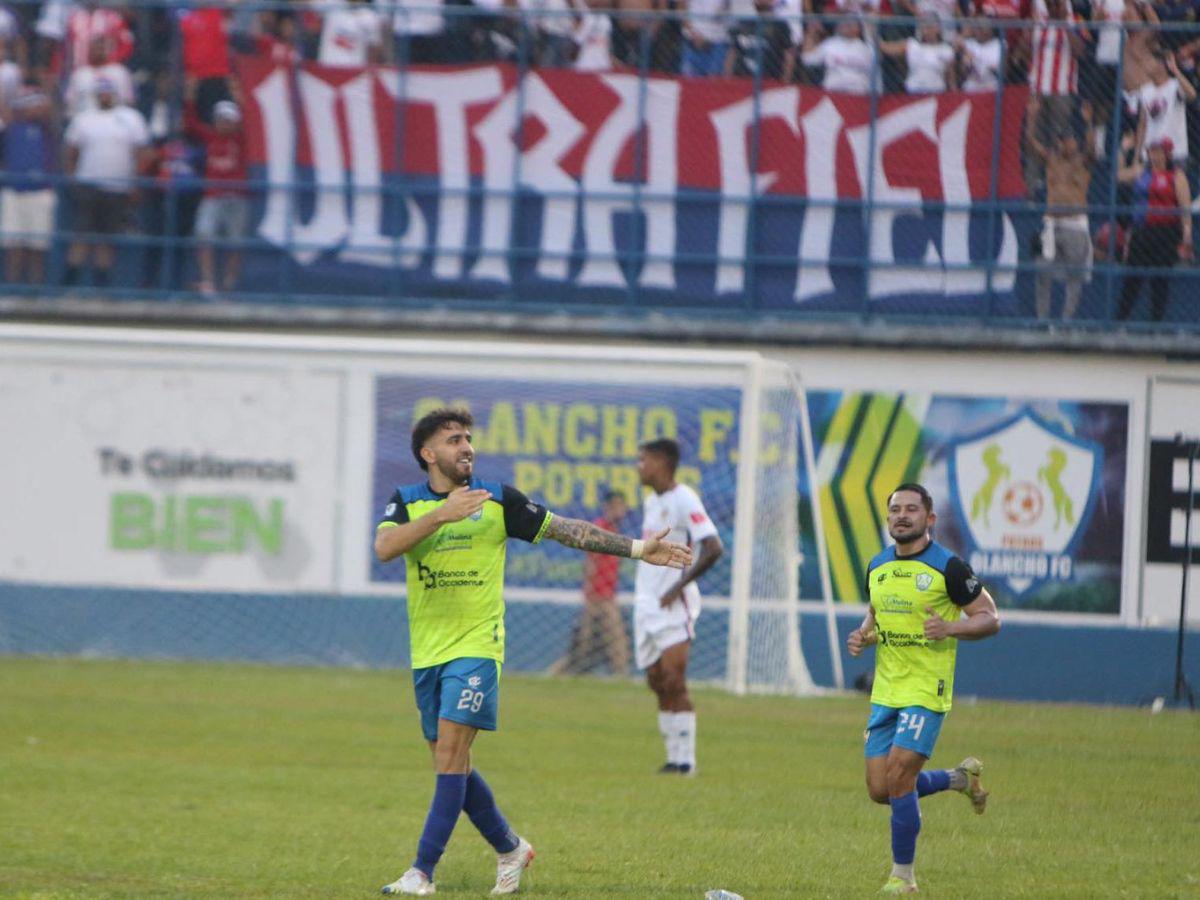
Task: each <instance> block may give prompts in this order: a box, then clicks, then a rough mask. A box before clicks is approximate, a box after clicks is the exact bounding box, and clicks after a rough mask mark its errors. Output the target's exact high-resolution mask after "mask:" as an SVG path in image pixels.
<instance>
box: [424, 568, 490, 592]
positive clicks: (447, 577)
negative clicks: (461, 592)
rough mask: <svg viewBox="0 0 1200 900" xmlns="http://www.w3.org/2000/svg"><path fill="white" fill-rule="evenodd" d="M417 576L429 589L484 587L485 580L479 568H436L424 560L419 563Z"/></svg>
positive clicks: (426, 588)
mask: <svg viewBox="0 0 1200 900" xmlns="http://www.w3.org/2000/svg"><path fill="white" fill-rule="evenodd" d="M417 577H418V578H419V579H420V580H421V586H422V587H424V588H425V590H427V591H433V590H437V589H438V588H457V587H483V585H484V580H483V578H481V577H480V574H479V570H478V569H434V568H431V567H429V566H427V565H425V563H423V562H418V563H417Z"/></svg>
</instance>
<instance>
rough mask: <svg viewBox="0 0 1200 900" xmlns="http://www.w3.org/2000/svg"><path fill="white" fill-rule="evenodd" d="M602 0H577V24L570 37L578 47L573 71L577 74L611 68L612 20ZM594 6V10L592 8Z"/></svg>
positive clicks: (604, 70) (603, 70)
mask: <svg viewBox="0 0 1200 900" xmlns="http://www.w3.org/2000/svg"><path fill="white" fill-rule="evenodd" d="M602 2H603V0H592V2H591V3H588V2H586V0H578V4H577V5H578V8H579V12H580V15H579V24H578V25H576V26H575V33H574V34H573V35H572V37H574V39H575V43H576V44H577V45H578V46H579V52H578V53H577V54H576V56H575V69H576V70H577V71H579V72H607V71H608V70H609V69H611V68H612V66H613V62H612V18H611V17H610V16H609V15H608V13H607V11H606V8H605V7H604V6H602V5H600V4H601V3H602ZM593 4H595V7H596V8H592V7H593Z"/></svg>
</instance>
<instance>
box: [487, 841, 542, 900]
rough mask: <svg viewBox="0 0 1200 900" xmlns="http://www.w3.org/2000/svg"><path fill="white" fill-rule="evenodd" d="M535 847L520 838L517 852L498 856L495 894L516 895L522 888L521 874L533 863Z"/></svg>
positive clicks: (512, 851)
mask: <svg viewBox="0 0 1200 900" xmlns="http://www.w3.org/2000/svg"><path fill="white" fill-rule="evenodd" d="M533 856H534V853H533V845H532V844H530V843H529V841H527V840H525V838H519V839H518V843H517V846H516V849H515V850H510V851H508V853H498V854H496V886H495V887H494V888H492V893H493V894H515V893H516V892H517V888H519V887H520V886H521V874H522V873H523V872H524V871H525V870H526V869H528V868H529V866H530V864H531V863H532V862H533Z"/></svg>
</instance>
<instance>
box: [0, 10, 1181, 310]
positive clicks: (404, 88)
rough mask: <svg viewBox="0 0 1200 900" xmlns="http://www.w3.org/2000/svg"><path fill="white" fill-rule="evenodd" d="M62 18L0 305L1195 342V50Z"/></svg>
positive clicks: (628, 20)
mask: <svg viewBox="0 0 1200 900" xmlns="http://www.w3.org/2000/svg"><path fill="white" fill-rule="evenodd" d="M48 8H50V4H47V5H44V6H37V5H33V6H21V5H18V6H16V7H14V10H15V11H16V13H15V15H14V16H13V17H12V18H13V22H12V25H11V26H10V31H11V33H12V35H13V36H12V37H11V38H10V40H9V44H8V45H9V56H10V59H16V60H17V61H18V64H19V65H20V67H21V71H20V75H19V77H18V76H17V75H15V74H12V72H11V71H10V74H9V75H8V76H7V78H8V80H7V81H4V79H5V77H6V76H5V75H4V73H3V72H0V82H3V86H0V100H2V104H3V106H2V112H0V117H2V118H3V119H4V121H5V123H6V129H5V145H4V151H3V153H4V156H3V172H2V175H0V178H2V179H3V190H2V192H0V244H2V245H3V248H4V253H5V257H6V260H5V272H4V274H5V288H4V290H5V292H6V293H7V294H9V295H16V296H23V295H29V296H38V297H40V296H46V295H58V294H71V295H83V296H92V295H97V296H102V297H106V298H111V299H113V300H118V301H119V300H128V299H142V300H146V299H151V300H162V301H163V302H167V303H170V302H173V301H178V300H193V299H197V298H202V297H223V298H226V299H230V300H233V301H236V302H247V303H258V304H270V305H276V306H283V307H290V306H294V305H316V306H323V307H345V308H386V309H399V308H413V309H416V308H425V307H428V306H429V305H430V304H436V305H438V306H439V307H444V308H448V309H462V310H488V311H520V312H527V313H534V314H537V313H541V312H555V313H558V312H562V311H567V312H573V313H605V314H612V315H618V316H623V317H630V316H639V315H642V314H645V313H647V312H661V313H667V314H671V315H675V316H678V317H681V318H688V317H695V316H704V317H710V318H713V319H729V320H734V319H736V320H740V321H745V320H746V319H747V318H755V317H768V318H771V319H788V320H812V321H830V320H833V321H861V320H865V319H877V318H878V319H883V320H886V321H893V320H894V321H904V322H916V323H920V324H933V325H937V324H944V323H946V322H976V323H985V324H998V325H1014V326H1021V325H1035V324H1037V323H1039V322H1041V323H1045V322H1049V321H1056V322H1062V321H1064V320H1070V321H1073V322H1077V323H1080V324H1081V325H1084V326H1086V327H1090V328H1097V327H1099V328H1101V329H1104V328H1108V327H1110V326H1111V325H1113V324H1114V323H1116V324H1119V325H1121V326H1122V327H1132V328H1134V329H1138V330H1150V331H1162V332H1168V331H1169V332H1176V331H1180V330H1183V331H1187V330H1195V329H1197V328H1200V281H1198V280H1197V277H1196V275H1197V270H1195V269H1193V268H1192V264H1191V259H1192V255H1193V254H1192V249H1193V241H1192V239H1191V234H1190V231H1191V219H1192V216H1191V209H1190V208H1191V205H1192V202H1193V198H1194V197H1195V195H1196V182H1197V177H1196V175H1197V163H1196V161H1195V160H1196V159H1197V157H1198V156H1200V129H1197V124H1198V123H1200V118H1197V117H1198V116H1200V107H1198V106H1197V103H1196V101H1195V87H1194V85H1195V84H1196V82H1197V78H1196V74H1195V69H1194V64H1193V62H1192V60H1193V58H1194V57H1193V49H1194V48H1193V47H1192V42H1193V41H1195V42H1197V47H1200V27H1196V26H1193V25H1190V24H1174V23H1165V22H1151V21H1138V22H1126V23H1123V24H1120V25H1117V24H1108V25H1105V26H1101V25H1100V24H1098V23H1084V22H1071V21H1067V20H1065V19H1052V20H1050V21H1044V20H1043V21H1030V22H1020V21H1003V20H997V19H992V20H987V19H957V20H945V21H940V22H938V21H936V20H932V19H929V18H916V19H914V18H905V17H894V16H893V17H876V16H868V17H858V16H846V15H818V14H811V13H803V14H798V15H790V16H789V15H788V14H786V13H782V12H776V11H774V9H770V10H765V11H756V10H755V9H754V8H753V7H746V8H744V9H730V10H727V11H724V12H719V13H718V14H716V15H708V16H702V15H700V14H699V13H680V12H664V13H638V12H629V11H620V12H617V11H613V10H610V9H607V8H599V7H590V8H589V7H587V6H584V5H583V4H579V5H577V6H573V5H571V4H568V3H566V2H563V3H561V4H559V5H558V6H556V7H555V8H550V7H549V6H545V7H537V8H531V9H524V10H522V9H517V8H511V7H502V8H500V9H497V10H491V11H488V10H483V9H480V8H474V7H466V6H445V7H431V8H420V7H416V6H412V7H409V6H387V7H385V6H383V5H379V4H377V5H371V4H366V3H352V4H329V5H325V6H316V5H312V6H304V7H298V6H292V5H290V4H286V3H249V2H246V3H239V4H237V5H236V6H230V7H212V8H204V9H198V8H195V7H192V6H179V7H175V6H172V5H170V4H165V5H164V4H160V3H149V2H144V3H138V4H136V5H135V6H124V7H121V8H120V11H119V12H114V13H113V15H114V16H119V17H120V18H114V17H112V16H109V17H108V18H105V17H106V16H107V12H101V13H97V12H96V11H95V10H96V9H97V8H95V7H71V8H69V9H68V12H67V15H66V16H64V17H61V19H60V24H61V26H62V27H61V28H59V30H58V31H57V32H56V31H55V28H54V27H53V26H54V23H53V22H51V23H50V24H49V25H47V22H46V20H47V19H48V18H49V14H48V13H47V11H46V10H47V9H48ZM1143 8H1144V7H1143ZM113 10H116V8H113ZM217 11H219V12H217ZM1057 12H1058V14H1059V15H1060V16H1062V15H1065V13H1064V12H1063V9H1062V8H1061V7H1060V8H1058V9H1057ZM0 25H3V23H0ZM1105 29H1107V35H1109V36H1103V35H1105V34H1106V31H1105ZM0 30H2V29H0ZM126 32H128V33H126ZM60 33H61V35H62V36H61V37H60V36H59V34H60ZM989 34H990V35H991V37H989ZM1114 34H1115V44H1114V43H1113V38H1112V37H1111V35H1114ZM89 35H90V36H92V37H98V38H103V40H101V41H98V42H97V49H93V50H89V46H90V42H89V40H88V38H89ZM217 35H219V36H220V43H221V46H223V47H224V48H225V50H226V52H224V53H223V52H220V51H219V49H218V50H217V52H214V36H217ZM1102 36H1103V37H1102ZM100 45H103V50H102V49H100ZM1098 46H1099V53H1098V52H1097V50H1098ZM1055 51H1057V53H1056V52H1055ZM89 52H91V53H93V54H95V56H94V61H96V62H99V61H101V59H102V53H103V54H107V56H106V57H104V58H112V59H116V60H120V61H121V62H120V64H121V65H124V67H125V69H126V70H127V71H128V73H129V84H130V85H132V87H133V93H134V96H132V97H131V98H126V99H128V101H129V103H128V105H129V106H130V107H132V108H133V109H136V110H138V113H139V116H138V117H133V116H129V115H125V114H122V115H124V118H123V119H122V118H121V117H120V116H115V115H114V114H113V111H112V110H111V109H103V110H95V109H91V108H90V107H92V106H94V105H97V104H101V105H103V104H107V103H108V101H107V100H104V101H101V99H100V98H99V94H105V93H106V92H110V91H109V87H108V86H107V85H106V86H105V87H104V89H103V90H101V91H99V92H97V90H96V87H97V85H98V84H100V83H101V82H102V81H103V80H105V79H109V78H114V77H115V78H117V80H118V81H119V82H122V83H123V76H122V77H118V76H120V72H119V70H115V69H111V68H104V67H101V66H91V67H89V66H88V65H87V62H88V59H87V57H88V54H89ZM1164 60H1169V61H1167V62H1164ZM105 65H107V63H105ZM1159 66H1163V70H1162V71H1158V67H1159ZM9 69H10V70H11V69H12V67H11V66H10V67H9ZM114 73H115V74H114ZM1031 73H1032V75H1031ZM1147 85H1148V86H1149V87H1147ZM1172 85H1174V87H1172ZM68 86H72V93H70V94H69V95H68V94H67V93H66V91H67V89H68ZM1122 88H1123V89H1122ZM115 89H116V90H117V92H118V93H119V92H120V91H121V84H117V85H116V86H115ZM67 96H70V97H71V98H72V99H73V100H75V101H76V102H77V103H78V104H81V105H83V106H87V107H89V109H88V110H87V111H86V112H85V113H76V114H75V115H74V116H68V114H67V110H65V109H64V99H65V98H66V97H67ZM81 97H82V98H83V99H80V98H81ZM43 101H46V102H43ZM231 103H232V104H233V105H230V104H231ZM115 105H116V106H121V105H122V101H121V98H118V101H117V103H116V104H115ZM134 118H140V120H141V122H142V124H141V126H140V127H142V128H144V129H145V132H146V134H145V139H144V140H143V139H142V138H141V137H139V136H138V135H140V132H139V131H138V128H139V126H138V125H137V124H136V122H134V121H132V120H133V119H134ZM117 119H121V121H120V122H117V124H114V122H115V121H116V120H117ZM1181 122H1182V125H1181V124H1180V123H1181ZM222 123H225V124H222ZM114 129H115V130H114ZM1181 129H1182V131H1181ZM218 131H219V132H220V133H218ZM1194 131H1195V132H1196V138H1195V139H1192V133H1193V132H1194ZM135 132H136V133H137V134H135ZM1163 134H1168V135H1169V136H1172V137H1173V138H1174V140H1173V145H1172V146H1171V147H1170V148H1169V149H1166V150H1164V147H1165V146H1166V145H1164V144H1162V143H1161V140H1160V138H1161V136H1162V135H1163ZM1181 135H1182V137H1181ZM1068 138H1071V139H1073V140H1071V139H1068ZM1181 144H1182V146H1180V145H1181ZM205 150H207V158H205V156H204V151H205ZM120 153H127V154H128V156H129V159H128V160H126V161H125V162H124V163H123V165H124V166H125V168H124V170H123V171H121V172H118V173H116V174H114V171H115V170H114V168H113V167H115V168H116V169H120V168H121V165H122V164H120V163H119V161H115V160H114V155H118V154H120ZM39 154H41V155H39ZM1164 154H1165V156H1166V157H1171V160H1170V161H1169V164H1163V159H1162V157H1163V156H1164ZM230 157H240V158H237V159H231V158H230ZM38 161H42V162H45V165H40V164H39V162H38ZM106 166H107V167H109V168H106ZM1164 173H1166V174H1164ZM1177 173H1179V174H1177ZM1168 182H1170V184H1169V186H1168ZM1168 191H1175V194H1174V198H1175V199H1174V202H1172V199H1171V197H1169V196H1168ZM1185 192H1186V197H1185V196H1184V194H1185ZM35 195H36V196H35ZM1064 198H1068V199H1067V200H1064ZM1071 198H1073V199H1071ZM1185 207H1186V209H1185ZM47 209H49V210H50V212H49V213H47ZM47 215H49V216H50V218H49V219H48V218H47ZM197 226H199V227H197ZM1039 243H1040V249H1039V247H1038V245H1039ZM1050 247H1053V248H1054V252H1053V253H1052V252H1051V251H1050V249H1049V248H1050ZM110 257H111V261H110ZM39 275H40V277H39ZM1143 282H1144V283H1145V284H1144V285H1143ZM1142 294H1145V296H1141V295H1142Z"/></svg>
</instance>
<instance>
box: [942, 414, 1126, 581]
mask: <svg viewBox="0 0 1200 900" xmlns="http://www.w3.org/2000/svg"><path fill="white" fill-rule="evenodd" d="M1102 460H1103V450H1102V449H1101V447H1100V446H1099V445H1098V444H1094V443H1092V442H1090V441H1084V440H1081V439H1079V438H1076V437H1074V436H1072V435H1069V434H1066V433H1064V432H1063V431H1062V430H1061V429H1059V428H1057V427H1055V426H1054V425H1052V424H1050V423H1049V422H1047V421H1046V420H1044V419H1042V418H1041V417H1040V416H1038V415H1037V414H1036V413H1035V412H1033V411H1032V410H1030V409H1024V410H1022V411H1021V412H1020V413H1018V414H1017V415H1016V416H1013V417H1012V418H1009V419H1007V420H1005V421H1004V422H1001V423H1000V424H999V425H996V426H995V427H993V428H990V429H989V430H987V431H985V432H983V433H982V434H977V435H975V436H973V437H970V438H966V439H964V440H962V441H960V442H958V443H956V444H955V445H954V446H953V448H952V450H951V452H950V460H949V475H950V493H951V497H952V499H953V501H954V504H955V506H956V507H957V512H958V516H959V519H960V521H961V522H962V523H963V526H964V527H963V531H964V533H965V536H966V537H967V541H968V544H969V550H970V552H969V560H968V561H969V562H970V563H971V567H972V568H973V569H974V570H975V572H976V573H978V574H979V575H980V576H981V577H983V578H984V579H985V580H987V581H992V582H998V581H1004V582H1007V585H1008V587H1009V589H1010V590H1011V591H1012V592H1013V593H1015V594H1017V595H1018V596H1019V595H1021V594H1023V593H1025V592H1026V591H1028V590H1029V589H1030V588H1031V587H1033V586H1034V585H1035V584H1037V583H1039V582H1041V581H1045V580H1047V579H1054V580H1059V581H1069V580H1070V579H1071V574H1072V570H1073V560H1072V557H1071V550H1072V548H1073V546H1074V543H1075V539H1076V537H1077V536H1078V535H1080V534H1082V532H1083V526H1084V524H1085V523H1086V522H1087V520H1088V518H1089V517H1090V515H1091V511H1092V501H1093V498H1094V497H1095V495H1096V492H1097V484H1096V482H1097V479H1098V478H1099V475H1100V470H1101V463H1102Z"/></svg>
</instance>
